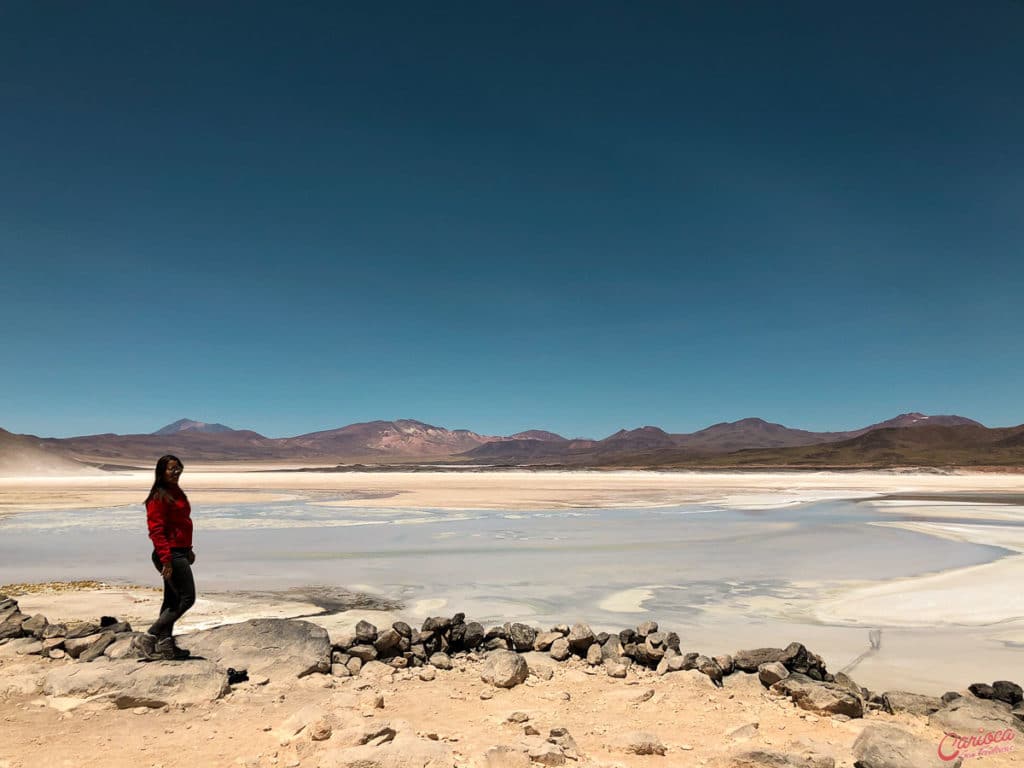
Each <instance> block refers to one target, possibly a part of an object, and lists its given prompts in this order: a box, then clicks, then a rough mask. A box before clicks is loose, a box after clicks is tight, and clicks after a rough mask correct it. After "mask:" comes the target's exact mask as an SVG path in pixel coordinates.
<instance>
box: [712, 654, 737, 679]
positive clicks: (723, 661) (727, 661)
mask: <svg viewBox="0 0 1024 768" xmlns="http://www.w3.org/2000/svg"><path fill="white" fill-rule="evenodd" d="M711 658H712V659H714V660H715V663H716V664H717V665H718V667H719V669H721V670H722V674H723V675H731V674H732V673H733V661H732V656H730V655H729V654H727V653H723V654H720V655H718V656H712V657H711Z"/></svg>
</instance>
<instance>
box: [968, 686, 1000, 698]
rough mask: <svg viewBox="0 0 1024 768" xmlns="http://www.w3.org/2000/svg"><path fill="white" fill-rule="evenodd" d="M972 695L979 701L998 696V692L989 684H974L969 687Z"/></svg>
mask: <svg viewBox="0 0 1024 768" xmlns="http://www.w3.org/2000/svg"><path fill="white" fill-rule="evenodd" d="M967 690H969V691H970V692H971V693H973V694H974V695H975V696H977V697H978V698H979V699H991V698H993V697H994V696H995V695H996V690H995V688H993V687H992V686H991V685H989V684H988V683H972V684H971V685H969V686H968V687H967Z"/></svg>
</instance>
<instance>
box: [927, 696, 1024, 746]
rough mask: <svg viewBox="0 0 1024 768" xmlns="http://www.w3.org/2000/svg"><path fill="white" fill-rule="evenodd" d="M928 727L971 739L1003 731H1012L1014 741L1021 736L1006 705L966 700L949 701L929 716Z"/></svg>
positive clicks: (1017, 722) (1021, 730)
mask: <svg viewBox="0 0 1024 768" xmlns="http://www.w3.org/2000/svg"><path fill="white" fill-rule="evenodd" d="M928 724H929V725H932V726H935V727H936V728H941V729H942V730H944V731H953V732H955V733H959V734H962V735H967V734H971V735H973V734H975V733H977V732H978V731H979V730H980V731H1003V730H1006V729H1007V728H1011V729H1013V730H1015V731H1016V734H1017V737H1018V738H1019V737H1020V736H1024V723H1022V722H1021V721H1020V720H1018V719H1017V718H1016V717H1014V715H1013V712H1012V711H1011V708H1010V705H1009V704H1006V703H1005V702H1002V701H984V700H981V699H974V698H971V697H969V696H964V697H962V698H959V699H956V700H955V701H951V702H950V703H949V704H947V705H946V706H945V707H943V708H942V709H940V710H939V711H938V712H936V713H934V714H933V715H931V716H929V718H928Z"/></svg>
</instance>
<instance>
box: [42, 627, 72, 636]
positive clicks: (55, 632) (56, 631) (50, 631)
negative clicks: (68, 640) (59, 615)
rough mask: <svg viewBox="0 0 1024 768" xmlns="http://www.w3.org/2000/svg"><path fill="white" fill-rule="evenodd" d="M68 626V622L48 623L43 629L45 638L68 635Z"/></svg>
mask: <svg viewBox="0 0 1024 768" xmlns="http://www.w3.org/2000/svg"><path fill="white" fill-rule="evenodd" d="M67 634H68V627H67V624H47V625H46V627H45V628H44V629H43V639H44V640H47V639H49V638H51V637H67Z"/></svg>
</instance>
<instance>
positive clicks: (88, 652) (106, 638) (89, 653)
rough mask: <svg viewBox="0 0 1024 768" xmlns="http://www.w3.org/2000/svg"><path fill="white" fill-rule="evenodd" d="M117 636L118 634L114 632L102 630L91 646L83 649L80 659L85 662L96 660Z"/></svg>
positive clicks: (79, 655)
mask: <svg viewBox="0 0 1024 768" xmlns="http://www.w3.org/2000/svg"><path fill="white" fill-rule="evenodd" d="M116 638H117V635H116V634H114V633H113V632H107V631H103V632H100V633H99V634H98V635H96V636H95V639H94V640H93V642H92V644H91V645H89V647H88V648H86V649H85V650H84V651H82V652H81V653H80V654H78V660H79V661H84V662H88V661H95V660H96V659H98V658H99V657H100V656H102V655H103V652H104V651H105V650H107V646H109V645H110V644H111V643H113V642H114V640H115V639H116Z"/></svg>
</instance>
